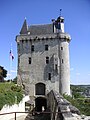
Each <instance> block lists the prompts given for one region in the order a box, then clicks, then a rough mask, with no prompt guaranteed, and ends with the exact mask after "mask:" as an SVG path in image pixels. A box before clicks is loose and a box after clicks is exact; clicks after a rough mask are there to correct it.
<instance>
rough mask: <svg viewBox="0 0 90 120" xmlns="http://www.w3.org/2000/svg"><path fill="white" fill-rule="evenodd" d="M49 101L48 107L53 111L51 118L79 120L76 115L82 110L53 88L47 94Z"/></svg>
mask: <svg viewBox="0 0 90 120" xmlns="http://www.w3.org/2000/svg"><path fill="white" fill-rule="evenodd" d="M47 101H48V103H47V104H48V107H49V108H50V110H51V112H53V113H52V114H51V120H59V119H60V120H77V118H76V116H75V115H77V116H79V115H80V111H79V110H78V109H77V108H76V107H74V106H72V105H71V104H70V102H68V101H67V100H66V99H64V98H63V96H61V95H60V94H59V93H58V92H56V91H53V90H52V91H51V92H50V93H49V94H48V95H47ZM57 112H60V113H59V114H58V113H57Z"/></svg>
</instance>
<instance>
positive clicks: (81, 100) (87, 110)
mask: <svg viewBox="0 0 90 120" xmlns="http://www.w3.org/2000/svg"><path fill="white" fill-rule="evenodd" d="M88 89H90V86H87V87H86V86H84V85H83V86H80V85H78V86H77V85H71V90H72V97H71V96H68V95H64V97H65V98H66V99H67V100H68V101H70V102H71V104H72V105H74V106H75V107H77V108H78V109H79V110H80V112H81V114H84V115H87V116H90V97H88V98H87V97H85V96H83V95H82V94H81V93H85V92H86V91H87V90H88Z"/></svg>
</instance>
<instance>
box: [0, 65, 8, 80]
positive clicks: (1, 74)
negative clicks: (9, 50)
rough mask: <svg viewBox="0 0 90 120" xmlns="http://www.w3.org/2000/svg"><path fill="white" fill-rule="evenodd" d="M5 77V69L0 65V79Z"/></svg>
mask: <svg viewBox="0 0 90 120" xmlns="http://www.w3.org/2000/svg"><path fill="white" fill-rule="evenodd" d="M5 77H7V70H5V69H4V67H2V66H0V79H1V80H3V78H5Z"/></svg>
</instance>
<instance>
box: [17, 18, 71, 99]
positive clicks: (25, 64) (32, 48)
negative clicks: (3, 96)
mask: <svg viewBox="0 0 90 120" xmlns="http://www.w3.org/2000/svg"><path fill="white" fill-rule="evenodd" d="M70 39H71V38H70V35H69V34H67V33H65V32H64V18H63V17H61V16H59V17H58V18H57V19H56V20H52V23H51V24H45V25H31V26H28V25H27V22H26V19H25V21H24V23H23V26H22V29H21V31H20V34H19V35H17V36H16V42H17V52H18V74H17V78H18V84H19V85H22V86H23V87H24V89H25V94H29V95H30V97H31V98H32V99H35V97H37V96H41V95H42V96H45V95H47V94H48V93H49V92H50V91H51V90H56V91H57V92H59V93H61V94H68V95H70V64H69V42H70Z"/></svg>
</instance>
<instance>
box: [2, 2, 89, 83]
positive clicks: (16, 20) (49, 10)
mask: <svg viewBox="0 0 90 120" xmlns="http://www.w3.org/2000/svg"><path fill="white" fill-rule="evenodd" d="M60 9H62V16H63V17H64V18H65V32H67V33H69V34H70V35H71V38H72V39H71V42H70V67H71V70H70V71H71V84H90V0H0V42H1V45H0V65H1V66H3V67H4V68H5V69H6V70H8V75H9V71H10V57H9V52H10V46H11V44H12V50H13V54H14V57H15V59H14V60H13V62H12V76H11V77H12V78H14V77H15V76H16V75H17V73H16V71H17V45H16V41H15V37H16V35H18V34H19V32H20V29H21V27H22V24H23V21H24V19H25V17H26V19H27V23H28V25H33V24H48V23H51V19H53V18H54V19H56V18H57V17H58V16H59V14H60V12H59V10H60ZM9 77H10V76H8V77H7V79H8V78H9Z"/></svg>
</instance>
